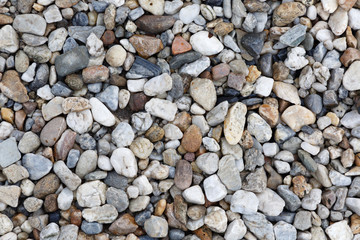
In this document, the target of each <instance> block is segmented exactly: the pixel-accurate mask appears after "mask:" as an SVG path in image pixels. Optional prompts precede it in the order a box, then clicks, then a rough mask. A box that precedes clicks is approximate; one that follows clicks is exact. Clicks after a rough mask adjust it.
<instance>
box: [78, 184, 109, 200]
mask: <svg viewBox="0 0 360 240" xmlns="http://www.w3.org/2000/svg"><path fill="white" fill-rule="evenodd" d="M105 193H106V185H105V183H103V182H101V181H99V180H95V181H92V182H86V183H84V184H82V185H80V186H79V188H78V189H77V191H76V199H77V202H78V203H79V205H80V206H81V207H97V206H100V205H103V204H104V203H105V200H106V196H105Z"/></svg>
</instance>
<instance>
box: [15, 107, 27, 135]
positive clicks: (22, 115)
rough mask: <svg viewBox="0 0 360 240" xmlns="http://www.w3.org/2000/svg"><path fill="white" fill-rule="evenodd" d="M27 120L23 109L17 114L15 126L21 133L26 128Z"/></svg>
mask: <svg viewBox="0 0 360 240" xmlns="http://www.w3.org/2000/svg"><path fill="white" fill-rule="evenodd" d="M25 119H26V113H25V111H24V110H22V109H21V110H19V111H17V112H15V125H16V127H17V128H18V129H19V130H20V131H22V130H23V128H24V122H25Z"/></svg>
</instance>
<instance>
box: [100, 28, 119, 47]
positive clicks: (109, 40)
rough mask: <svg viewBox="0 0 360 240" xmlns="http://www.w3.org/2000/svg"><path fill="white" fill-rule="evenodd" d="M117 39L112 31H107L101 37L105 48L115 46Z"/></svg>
mask: <svg viewBox="0 0 360 240" xmlns="http://www.w3.org/2000/svg"><path fill="white" fill-rule="evenodd" d="M115 39H116V37H115V33H114V32H113V31H111V30H106V31H105V32H104V34H103V35H102V37H101V41H103V44H104V45H105V46H107V45H111V44H113V43H114V42H115Z"/></svg>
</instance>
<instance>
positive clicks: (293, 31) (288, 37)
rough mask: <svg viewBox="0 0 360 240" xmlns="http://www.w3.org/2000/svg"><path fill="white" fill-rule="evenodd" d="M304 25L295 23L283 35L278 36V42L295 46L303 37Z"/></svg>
mask: <svg viewBox="0 0 360 240" xmlns="http://www.w3.org/2000/svg"><path fill="white" fill-rule="evenodd" d="M305 34H306V26H304V25H301V24H297V25H295V26H294V27H292V28H290V29H289V30H288V31H287V32H286V33H285V34H284V35H282V36H281V37H280V39H279V40H280V42H281V43H283V44H285V45H287V46H290V47H296V46H298V45H299V44H300V43H301V42H302V41H304V39H305Z"/></svg>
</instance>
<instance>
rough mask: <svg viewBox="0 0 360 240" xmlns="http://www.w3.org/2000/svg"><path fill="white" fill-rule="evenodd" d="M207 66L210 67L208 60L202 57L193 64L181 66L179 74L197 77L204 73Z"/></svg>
mask: <svg viewBox="0 0 360 240" xmlns="http://www.w3.org/2000/svg"><path fill="white" fill-rule="evenodd" d="M209 66H210V58H208V57H205V56H204V57H202V58H200V59H198V60H196V61H194V62H191V63H187V64H185V65H183V66H182V67H181V68H180V74H185V75H190V76H192V77H197V76H199V75H200V74H201V73H202V72H203V71H205V70H206V69H207V68H208V67H209Z"/></svg>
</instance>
